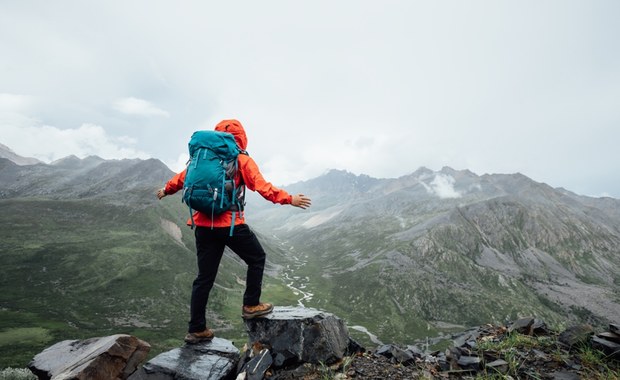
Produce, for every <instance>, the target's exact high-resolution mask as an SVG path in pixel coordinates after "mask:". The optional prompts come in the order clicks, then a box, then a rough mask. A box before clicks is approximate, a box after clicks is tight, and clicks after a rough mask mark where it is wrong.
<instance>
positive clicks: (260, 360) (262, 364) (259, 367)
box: [245, 349, 273, 380]
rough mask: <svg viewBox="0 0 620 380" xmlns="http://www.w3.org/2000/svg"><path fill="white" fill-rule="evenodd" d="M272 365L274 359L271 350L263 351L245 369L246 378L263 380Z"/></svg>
mask: <svg viewBox="0 0 620 380" xmlns="http://www.w3.org/2000/svg"><path fill="white" fill-rule="evenodd" d="M272 363H273V358H272V357H271V353H270V352H269V350H267V349H264V350H262V351H261V352H260V353H259V354H258V355H256V356H255V357H253V358H252V359H251V360H250V361H249V362H248V364H247V366H246V369H245V373H246V378H247V379H248V380H262V379H263V377H265V372H267V370H268V369H269V367H271V364H272Z"/></svg>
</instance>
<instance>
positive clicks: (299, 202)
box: [291, 194, 312, 210]
mask: <svg viewBox="0 0 620 380" xmlns="http://www.w3.org/2000/svg"><path fill="white" fill-rule="evenodd" d="M311 204H312V202H311V201H310V198H308V197H306V196H305V195H303V194H297V195H293V200H292V201H291V205H292V206H295V207H299V208H303V209H304V210H305V209H307V208H308V207H310V205H311Z"/></svg>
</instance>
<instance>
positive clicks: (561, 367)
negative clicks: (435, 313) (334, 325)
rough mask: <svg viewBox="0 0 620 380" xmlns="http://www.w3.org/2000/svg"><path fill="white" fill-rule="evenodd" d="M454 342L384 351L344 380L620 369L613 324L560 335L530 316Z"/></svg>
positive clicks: (357, 361)
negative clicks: (437, 347)
mask: <svg viewBox="0 0 620 380" xmlns="http://www.w3.org/2000/svg"><path fill="white" fill-rule="evenodd" d="M453 339H454V340H453V343H454V345H453V346H451V347H449V348H447V349H446V350H443V351H434V352H433V351H430V352H429V351H426V350H423V349H421V348H420V347H419V346H415V345H409V346H406V347H399V346H396V345H392V344H389V345H383V346H380V347H379V348H378V349H377V350H375V351H373V352H367V353H365V354H364V355H359V356H357V357H356V358H354V359H353V360H352V363H351V364H350V365H349V367H348V368H347V371H346V372H345V375H347V376H348V377H346V378H349V377H350V378H369V377H370V378H373V377H376V376H383V377H385V378H391V379H409V378H417V376H419V375H422V374H424V375H425V376H426V377H424V378H428V379H446V378H450V379H465V378H474V377H476V376H477V375H481V376H483V375H485V374H495V375H497V376H498V378H499V376H502V378H503V377H505V378H523V379H530V378H532V379H536V378H541V379H542V378H544V379H547V378H548V379H590V378H615V377H613V376H612V377H606V376H608V375H609V373H607V374H606V373H605V372H604V371H609V372H610V373H612V374H617V373H618V372H617V371H618V370H619V369H620V362H619V361H618V359H620V335H618V325H615V324H612V325H610V328H609V331H605V332H602V333H599V334H596V335H594V329H593V328H592V327H591V326H589V325H577V326H572V327H569V328H567V329H565V330H564V331H562V332H560V333H558V332H554V331H552V330H550V329H549V328H547V326H546V324H545V323H544V322H543V321H542V320H539V319H537V318H533V317H531V318H522V319H519V320H517V321H515V322H513V323H511V324H509V325H507V326H491V325H487V326H481V327H478V328H476V329H472V330H468V331H466V332H463V333H459V334H455V335H454V336H453ZM592 350H595V351H592ZM597 351H600V353H597ZM597 360H598V362H597ZM388 363H392V366H390V365H389V364H388ZM403 367H404V368H403ZM600 371H603V372H600ZM379 374H381V375H379Z"/></svg>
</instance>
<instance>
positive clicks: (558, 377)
mask: <svg viewBox="0 0 620 380" xmlns="http://www.w3.org/2000/svg"><path fill="white" fill-rule="evenodd" d="M551 376H553V377H552V379H553V380H580V379H581V376H579V375H578V374H576V373H573V372H567V371H559V372H554V373H552V374H551Z"/></svg>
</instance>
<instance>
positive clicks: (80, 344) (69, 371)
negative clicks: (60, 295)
mask: <svg viewBox="0 0 620 380" xmlns="http://www.w3.org/2000/svg"><path fill="white" fill-rule="evenodd" d="M150 348H151V346H150V345H149V344H148V343H146V342H145V341H143V340H140V339H138V338H136V337H134V336H130V335H125V334H117V335H111V336H106V337H101V338H91V339H86V340H65V341H62V342H58V343H56V344H54V345H53V346H50V347H48V348H46V349H45V350H43V351H42V352H41V353H39V354H37V355H36V356H35V357H34V359H33V360H32V361H31V362H30V364H28V368H30V370H31V371H32V372H33V373H34V374H35V375H36V376H37V377H38V378H39V379H89V380H98V379H102V380H110V379H127V378H128V377H129V375H131V374H132V373H133V372H134V371H135V370H136V368H137V367H138V366H139V365H140V364H141V363H142V362H143V361H144V360H145V359H146V357H147V355H148V352H149V350H150Z"/></svg>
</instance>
